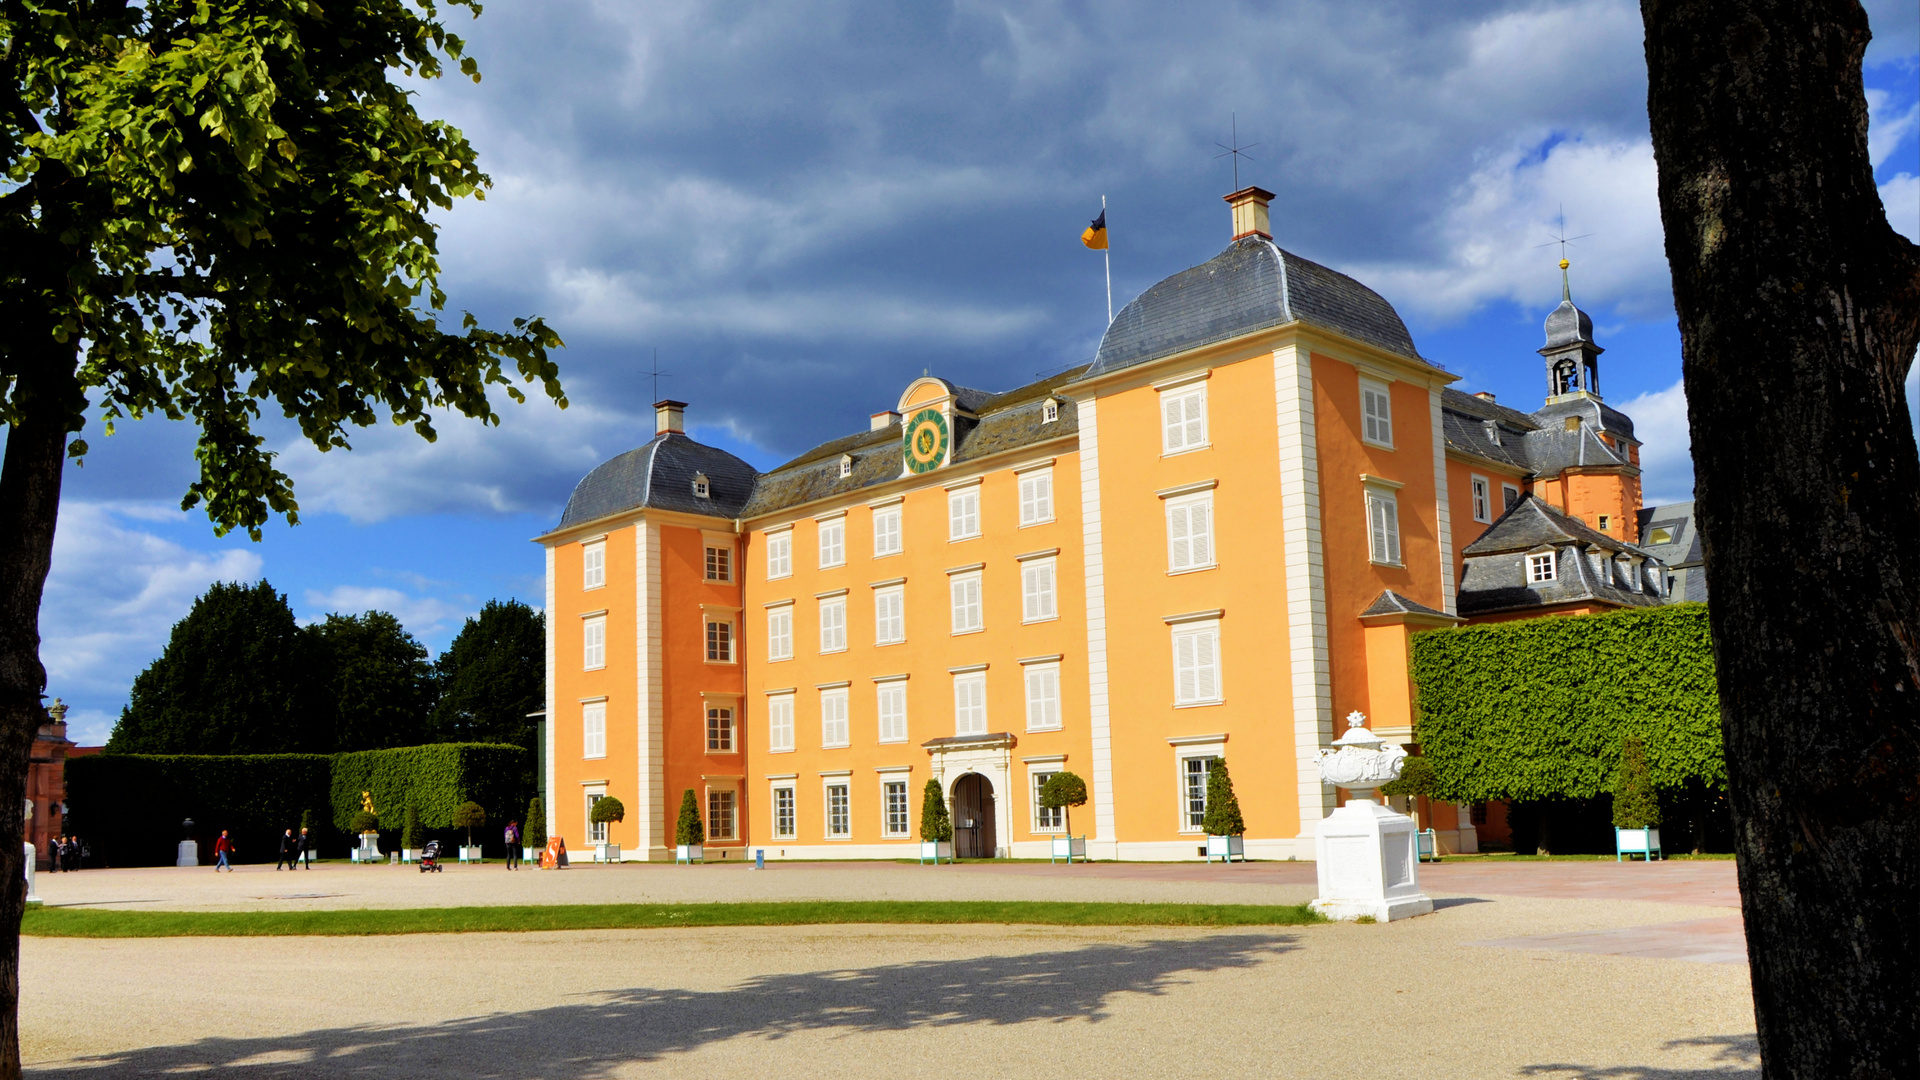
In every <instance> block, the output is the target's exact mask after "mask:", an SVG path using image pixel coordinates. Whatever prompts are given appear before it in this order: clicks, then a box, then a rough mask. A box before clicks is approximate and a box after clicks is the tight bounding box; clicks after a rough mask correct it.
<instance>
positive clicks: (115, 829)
mask: <svg viewBox="0 0 1920 1080" xmlns="http://www.w3.org/2000/svg"><path fill="white" fill-rule="evenodd" d="M329 767H330V763H329V761H328V759H327V758H326V757H324V756H321V755H319V754H262V755H236V756H217V757H214V756H199V755H164V756H152V757H149V756H145V755H133V754H100V755H98V756H95V757H84V758H70V759H68V761H67V767H66V785H67V817H66V821H67V825H68V831H70V832H72V833H74V834H76V835H79V836H84V837H86V838H87V842H88V844H89V845H90V846H91V847H92V848H93V849H94V851H95V852H96V853H97V854H98V855H99V856H100V857H101V858H102V859H104V860H105V861H106V863H107V865H109V866H171V865H172V864H173V861H174V858H175V857H176V855H177V854H178V847H177V845H178V844H179V842H180V823H181V821H182V820H184V819H186V818H192V819H193V820H194V823H195V825H196V827H197V828H198V830H199V833H200V835H201V836H203V837H213V836H218V835H220V830H221V829H229V830H231V831H232V832H233V836H234V842H235V843H236V844H239V845H240V846H241V847H242V848H243V849H245V850H247V851H268V850H271V849H273V848H276V847H278V846H279V841H278V837H279V836H280V835H281V830H282V829H285V828H286V827H287V823H288V822H290V821H294V820H298V819H299V818H300V815H301V812H302V811H303V810H305V809H306V808H308V807H312V806H317V805H322V804H324V803H325V802H326V798H327V777H328V771H329Z"/></svg>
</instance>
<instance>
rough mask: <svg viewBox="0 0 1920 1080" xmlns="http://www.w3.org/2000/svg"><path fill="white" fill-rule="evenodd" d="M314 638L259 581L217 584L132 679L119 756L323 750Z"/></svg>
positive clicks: (328, 740) (117, 742)
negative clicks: (301, 627) (163, 648)
mask: <svg viewBox="0 0 1920 1080" xmlns="http://www.w3.org/2000/svg"><path fill="white" fill-rule="evenodd" d="M316 667H317V664H316V657H315V654H314V642H313V640H312V639H311V638H310V637H309V636H308V635H307V634H306V633H304V632H302V630H301V629H300V627H299V626H298V625H297V624H296V623H295V622H294V619H293V609H292V608H291V607H289V606H288V605H287V598H286V597H285V596H283V595H281V594H280V593H278V592H275V591H274V589H273V586H271V585H269V584H267V583H266V582H265V581H261V582H258V583H256V584H253V585H240V584H216V585H214V586H213V587H212V588H210V589H208V590H207V592H206V594H205V595H204V596H201V597H200V598H199V599H198V600H196V601H194V604H193V608H192V610H190V611H189V612H187V616H186V618H183V619H181V620H180V621H179V622H178V623H175V624H174V627H173V633H172V634H171V635H170V636H169V637H168V639H167V647H166V649H165V650H164V651H162V652H161V654H160V657H159V659H157V660H155V661H154V662H153V663H152V664H150V665H148V666H147V669H146V670H145V671H143V672H141V673H140V675H139V676H138V677H137V678H135V679H134V681H133V691H132V693H131V695H130V696H129V698H128V701H127V706H126V708H125V709H123V710H122V711H121V713H120V721H119V723H117V724H115V725H114V729H113V734H112V736H111V737H110V738H108V740H107V750H108V752H110V753H117V754H278V753H300V752H312V753H321V752H330V751H332V750H333V740H332V736H331V731H330V730H329V725H328V724H327V722H326V716H325V713H326V707H325V705H324V704H323V701H324V697H325V695H324V687H323V686H322V685H321V683H320V681H319V680H317V679H316V678H315V674H314V673H315V670H316Z"/></svg>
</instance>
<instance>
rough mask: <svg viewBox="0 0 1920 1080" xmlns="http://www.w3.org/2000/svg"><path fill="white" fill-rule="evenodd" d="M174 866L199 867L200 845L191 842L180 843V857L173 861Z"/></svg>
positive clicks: (183, 841)
mask: <svg viewBox="0 0 1920 1080" xmlns="http://www.w3.org/2000/svg"><path fill="white" fill-rule="evenodd" d="M173 865H175V866H199V865H200V845H199V844H198V843H196V842H195V841H192V840H182V841H180V855H179V857H178V858H177V859H175V860H174V863H173Z"/></svg>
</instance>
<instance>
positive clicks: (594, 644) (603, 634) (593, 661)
mask: <svg viewBox="0 0 1920 1080" xmlns="http://www.w3.org/2000/svg"><path fill="white" fill-rule="evenodd" d="M580 641H581V650H580V651H581V656H580V666H581V667H583V668H585V669H586V670H588V671H595V670H598V669H599V668H603V667H606V666H607V617H606V616H605V615H595V616H594V617H593V618H591V619H583V620H581V622H580Z"/></svg>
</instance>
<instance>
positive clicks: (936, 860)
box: [920, 840, 953, 866]
mask: <svg viewBox="0 0 1920 1080" xmlns="http://www.w3.org/2000/svg"><path fill="white" fill-rule="evenodd" d="M928 859H932V860H933V865H935V866H939V865H940V860H942V859H945V860H946V861H948V862H952V861H953V841H951V840H922V841H920V862H921V863H922V864H923V865H924V864H925V863H926V861H927V860H928Z"/></svg>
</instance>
